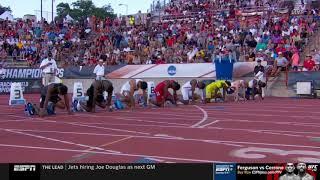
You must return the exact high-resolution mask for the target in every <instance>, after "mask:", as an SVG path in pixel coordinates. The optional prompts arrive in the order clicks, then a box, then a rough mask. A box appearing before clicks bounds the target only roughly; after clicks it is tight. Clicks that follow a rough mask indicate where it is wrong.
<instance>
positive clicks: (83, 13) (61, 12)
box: [57, 0, 115, 20]
mask: <svg viewBox="0 0 320 180" xmlns="http://www.w3.org/2000/svg"><path fill="white" fill-rule="evenodd" d="M71 6H72V8H70V5H69V4H68V3H60V4H58V5H57V14H58V17H59V18H64V17H65V16H66V15H67V14H70V16H71V17H72V18H74V19H75V20H81V19H85V18H87V17H90V16H93V15H94V16H96V17H99V18H106V17H111V18H114V17H115V14H114V11H113V9H112V7H111V5H105V6H103V7H96V6H95V5H94V3H93V2H92V1H91V0H78V1H76V2H73V3H72V4H71Z"/></svg>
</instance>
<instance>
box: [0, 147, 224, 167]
mask: <svg viewBox="0 0 320 180" xmlns="http://www.w3.org/2000/svg"><path fill="white" fill-rule="evenodd" d="M0 146H3V147H12V148H25V149H38V150H39V149H41V150H54V151H64V152H79V153H92V154H103V155H115V156H127V157H138V158H141V157H149V158H155V159H168V160H177V161H185V162H188V161H189V162H203V163H205V162H207V163H214V162H225V161H215V160H205V159H191V158H177V157H168V156H155V155H146V154H126V153H111V152H104V151H86V150H78V149H65V148H48V147H39V146H22V145H13V144H0Z"/></svg>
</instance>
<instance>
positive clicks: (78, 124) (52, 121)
mask: <svg viewBox="0 0 320 180" xmlns="http://www.w3.org/2000/svg"><path fill="white" fill-rule="evenodd" d="M15 117H19V118H24V117H22V116H15ZM34 119H36V120H40V121H42V122H50V123H56V124H69V125H73V126H81V127H89V128H95V129H105V130H112V131H119V132H128V133H136V134H143V135H150V133H145V132H139V131H130V130H126V129H117V128H107V127H100V126H93V125H85V124H82V123H72V122H64V121H55V120H48V119H41V118H34Z"/></svg>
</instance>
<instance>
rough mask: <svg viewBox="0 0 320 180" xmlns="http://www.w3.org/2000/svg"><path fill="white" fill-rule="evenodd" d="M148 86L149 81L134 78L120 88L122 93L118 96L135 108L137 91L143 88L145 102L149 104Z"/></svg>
mask: <svg viewBox="0 0 320 180" xmlns="http://www.w3.org/2000/svg"><path fill="white" fill-rule="evenodd" d="M147 88H148V83H147V82H145V81H143V80H141V79H132V80H130V81H128V82H126V83H125V84H124V85H123V86H122V87H121V90H120V93H119V94H117V97H118V98H119V99H120V101H122V102H124V103H126V104H127V105H128V106H129V107H131V108H134V107H135V93H136V92H137V91H138V90H139V89H141V90H142V93H143V94H142V96H143V100H144V104H145V105H146V104H147V98H148V95H147Z"/></svg>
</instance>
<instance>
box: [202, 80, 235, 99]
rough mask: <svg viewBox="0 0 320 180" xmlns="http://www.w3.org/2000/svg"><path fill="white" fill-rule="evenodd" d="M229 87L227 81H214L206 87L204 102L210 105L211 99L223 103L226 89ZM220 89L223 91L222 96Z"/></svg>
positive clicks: (229, 84)
mask: <svg viewBox="0 0 320 180" xmlns="http://www.w3.org/2000/svg"><path fill="white" fill-rule="evenodd" d="M230 86H231V83H230V82H229V81H221V80H220V81H215V82H213V83H211V84H208V85H207V86H206V102H207V103H210V102H211V99H217V98H220V99H222V100H223V101H224V100H225V98H226V93H227V90H228V88H229V87H230ZM220 89H222V90H223V94H221V93H220Z"/></svg>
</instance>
